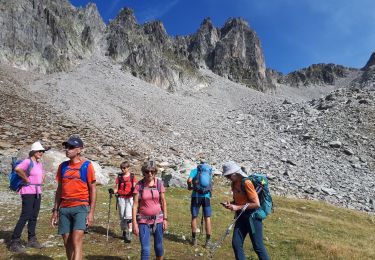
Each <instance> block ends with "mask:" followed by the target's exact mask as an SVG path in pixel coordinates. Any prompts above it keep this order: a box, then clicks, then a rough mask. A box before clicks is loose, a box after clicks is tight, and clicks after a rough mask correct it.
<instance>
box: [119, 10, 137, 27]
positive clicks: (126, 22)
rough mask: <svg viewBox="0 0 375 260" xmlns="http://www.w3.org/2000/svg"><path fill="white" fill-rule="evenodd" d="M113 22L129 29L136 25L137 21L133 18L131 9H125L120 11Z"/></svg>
mask: <svg viewBox="0 0 375 260" xmlns="http://www.w3.org/2000/svg"><path fill="white" fill-rule="evenodd" d="M113 22H114V23H117V24H119V25H121V26H124V27H125V28H129V29H131V28H133V27H134V26H135V25H136V24H137V19H136V18H135V15H134V11H133V10H132V9H131V8H128V7H125V8H123V9H121V11H120V12H119V14H118V15H117V16H116V18H115V20H114V21H113Z"/></svg>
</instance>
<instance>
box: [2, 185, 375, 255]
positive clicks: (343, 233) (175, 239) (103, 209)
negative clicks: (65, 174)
mask: <svg viewBox="0 0 375 260" xmlns="http://www.w3.org/2000/svg"><path fill="white" fill-rule="evenodd" d="M3 180H5V178H3ZM5 183H6V182H4V181H2V184H1V187H0V195H1V196H2V197H3V198H4V197H6V198H8V197H9V201H19V199H18V195H17V194H15V193H12V192H10V191H8V190H7V188H6V184H5ZM107 189H108V187H103V186H99V187H98V202H97V207H96V213H95V223H94V226H93V227H92V228H91V230H90V233H89V234H87V235H86V236H85V242H84V256H85V259H139V256H140V244H139V241H138V239H137V238H135V239H134V240H133V242H132V243H131V244H125V243H123V242H122V240H121V238H120V234H121V231H120V227H119V220H118V216H117V214H118V212H116V210H115V201H114V199H112V204H111V205H112V206H111V217H110V232H109V234H110V236H109V239H108V241H107V238H106V229H107V220H108V218H107V216H108V202H109V196H108V193H107ZM53 191H54V188H53V185H51V184H50V185H46V187H45V193H44V195H43V199H42V209H41V211H40V215H39V220H38V226H37V234H38V239H39V240H40V242H42V243H45V242H47V244H48V245H49V246H48V247H46V248H43V249H41V250H36V249H28V250H27V252H26V253H25V254H21V255H16V254H12V253H11V252H9V250H8V248H7V245H8V244H9V241H10V237H11V234H12V231H13V228H14V226H15V224H16V222H17V220H18V216H19V214H20V209H21V208H20V204H15V203H13V202H4V199H3V200H2V201H3V202H1V208H2V210H1V213H0V220H1V221H0V222H1V226H2V228H1V232H0V239H3V242H2V243H0V252H2V253H1V254H0V258H1V259H10V258H13V259H65V249H64V246H63V243H62V239H61V237H60V236H59V235H57V234H56V233H57V230H54V229H53V228H52V227H51V226H50V217H51V212H50V209H51V208H52V201H53ZM230 199H231V198H230V195H229V187H220V188H217V189H216V190H215V193H214V197H213V199H212V205H213V216H212V224H213V228H212V229H213V234H212V236H213V240H215V241H216V240H218V239H220V237H221V236H222V235H223V233H224V231H225V229H226V228H227V227H228V225H229V224H230V222H231V221H232V219H233V214H232V213H230V212H228V211H226V210H225V209H224V208H223V207H222V206H221V205H220V204H219V202H221V201H226V200H230ZM274 202H275V205H276V206H275V211H274V213H273V214H272V215H270V216H269V217H268V218H267V219H266V220H265V221H264V238H265V245H266V247H267V250H268V252H269V254H270V257H271V259H375V249H374V247H373V245H374V244H375V225H374V223H375V216H373V215H368V214H365V213H361V212H356V211H352V210H348V209H342V208H337V207H334V206H332V205H329V204H326V203H323V202H319V201H310V200H297V199H288V198H283V197H275V198H274ZM167 203H168V211H169V214H168V218H169V229H168V233H167V234H165V236H164V247H165V259H193V258H201V259H208V258H209V252H208V250H206V249H205V248H203V244H204V242H205V241H204V240H205V235H204V234H202V235H201V236H200V237H199V245H198V247H192V246H191V245H190V244H189V240H190V235H191V229H190V192H189V191H187V190H183V189H176V188H169V189H168V190H167ZM199 222H200V216H199ZM26 238H27V231H26V227H25V229H24V232H23V239H24V240H26ZM244 248H245V251H246V255H247V256H248V257H249V259H257V257H256V255H255V254H254V252H253V250H252V247H251V243H250V239H246V241H245V245H244ZM151 254H152V256H154V252H153V250H152V251H151ZM215 259H234V254H233V251H232V248H231V235H230V236H228V237H227V239H226V240H225V243H224V244H223V246H222V247H221V248H219V249H218V250H217V251H216V254H215Z"/></svg>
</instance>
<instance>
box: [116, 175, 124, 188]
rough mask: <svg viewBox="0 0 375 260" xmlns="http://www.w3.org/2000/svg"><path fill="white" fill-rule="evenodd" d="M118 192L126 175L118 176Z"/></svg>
mask: <svg viewBox="0 0 375 260" xmlns="http://www.w3.org/2000/svg"><path fill="white" fill-rule="evenodd" d="M117 182H118V183H117V192H118V191H119V190H120V188H121V183H124V175H123V174H122V173H119V174H117Z"/></svg>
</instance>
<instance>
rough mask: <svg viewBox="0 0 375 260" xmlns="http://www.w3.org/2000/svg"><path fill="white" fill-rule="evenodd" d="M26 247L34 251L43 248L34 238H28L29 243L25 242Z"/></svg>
mask: <svg viewBox="0 0 375 260" xmlns="http://www.w3.org/2000/svg"><path fill="white" fill-rule="evenodd" d="M26 247H32V248H36V249H41V248H43V246H42V245H41V244H40V243H39V242H38V240H37V239H36V237H33V238H30V239H29V242H27V244H26Z"/></svg>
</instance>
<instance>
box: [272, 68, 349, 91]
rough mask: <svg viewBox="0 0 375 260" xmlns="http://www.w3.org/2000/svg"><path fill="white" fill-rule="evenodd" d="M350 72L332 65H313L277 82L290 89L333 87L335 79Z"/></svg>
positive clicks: (347, 69)
mask: <svg viewBox="0 0 375 260" xmlns="http://www.w3.org/2000/svg"><path fill="white" fill-rule="evenodd" d="M350 71H351V69H350V68H346V67H344V66H341V65H336V64H332V63H329V64H324V63H320V64H313V65H311V66H309V67H307V68H304V69H301V70H298V71H294V72H291V73H289V74H287V75H286V76H284V77H281V78H279V80H278V82H279V83H283V84H287V85H290V86H292V87H300V86H309V85H319V86H323V85H334V84H335V82H336V80H337V79H339V78H344V77H346V76H347V75H348V74H349V72H350Z"/></svg>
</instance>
